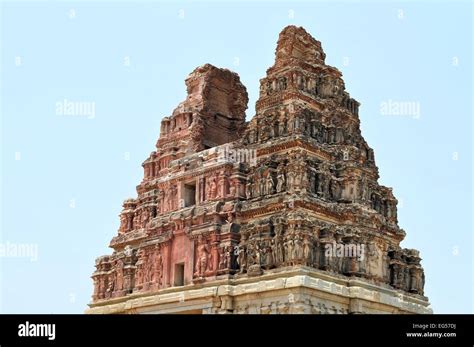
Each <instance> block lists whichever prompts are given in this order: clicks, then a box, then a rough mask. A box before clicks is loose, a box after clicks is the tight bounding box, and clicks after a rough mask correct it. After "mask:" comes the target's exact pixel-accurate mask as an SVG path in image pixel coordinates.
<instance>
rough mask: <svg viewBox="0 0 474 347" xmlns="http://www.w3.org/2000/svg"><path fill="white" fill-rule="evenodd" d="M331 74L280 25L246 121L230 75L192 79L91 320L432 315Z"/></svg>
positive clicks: (414, 256) (105, 266)
mask: <svg viewBox="0 0 474 347" xmlns="http://www.w3.org/2000/svg"><path fill="white" fill-rule="evenodd" d="M341 76H342V75H341V73H340V71H339V70H337V69H336V68H334V67H331V66H328V65H326V64H325V53H324V52H323V50H322V48H321V43H320V42H319V41H317V40H315V39H314V38H313V37H311V35H309V34H308V33H307V32H306V31H305V30H304V29H303V28H297V27H295V26H288V27H286V28H285V29H284V30H283V31H282V32H281V33H280V37H279V40H278V46H277V49H276V60H275V64H274V65H273V66H272V67H271V68H269V69H268V70H267V75H266V77H265V78H263V79H261V80H260V97H259V99H258V101H257V105H256V115H255V116H254V117H253V118H252V119H251V120H250V122H248V123H245V110H246V108H247V102H248V97H247V91H246V89H245V87H244V86H243V85H242V84H241V82H240V79H239V77H238V75H237V74H235V73H233V72H231V71H229V70H226V69H219V68H216V67H214V66H212V65H209V64H207V65H204V66H201V67H198V68H197V69H196V70H194V71H193V72H192V73H191V74H190V76H189V77H188V79H186V86H187V91H188V96H187V98H186V100H185V101H184V102H182V103H181V104H180V105H179V106H178V107H177V108H176V109H175V110H174V111H173V114H172V115H171V116H170V117H165V118H164V119H163V121H162V123H161V133H160V138H159V139H158V142H157V145H156V150H155V151H154V152H152V153H151V154H150V156H149V158H148V159H147V160H146V161H145V162H144V163H143V167H144V171H145V174H144V179H143V181H142V182H141V183H140V185H139V186H138V187H137V192H138V197H137V198H135V199H128V200H126V201H125V202H124V205H123V211H122V213H121V215H120V220H121V224H120V229H119V231H118V235H117V236H115V237H114V238H113V239H112V241H111V243H110V247H112V248H113V250H114V251H113V254H112V255H109V256H102V257H100V258H98V259H97V260H96V271H95V272H94V274H93V275H92V278H93V280H94V294H93V298H92V303H91V304H90V305H89V306H90V308H89V309H88V311H87V312H89V313H119V312H128V313H142V312H143V313H144V312H156V313H170V312H185V313H431V309H430V308H429V302H428V299H427V298H426V297H425V296H423V286H424V273H423V269H422V267H421V265H420V256H419V253H418V251H416V250H413V249H402V248H401V247H400V242H401V241H402V240H403V238H404V237H405V232H404V231H403V230H402V229H400V227H399V226H398V223H397V200H396V198H395V197H394V196H393V194H392V190H391V188H387V187H384V186H381V185H380V184H378V182H377V180H378V169H377V167H376V165H375V161H374V152H373V150H372V149H371V148H370V147H369V146H368V145H367V143H366V142H365V140H364V138H363V137H362V135H361V132H360V120H359V117H358V112H359V103H358V102H357V101H356V100H354V99H353V98H351V97H350V95H349V94H348V93H347V92H346V91H345V87H344V81H343V80H342V78H341Z"/></svg>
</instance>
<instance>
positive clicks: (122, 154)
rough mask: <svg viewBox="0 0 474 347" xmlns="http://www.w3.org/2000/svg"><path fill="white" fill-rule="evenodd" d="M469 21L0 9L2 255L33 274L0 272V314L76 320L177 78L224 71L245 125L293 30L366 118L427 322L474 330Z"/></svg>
mask: <svg viewBox="0 0 474 347" xmlns="http://www.w3.org/2000/svg"><path fill="white" fill-rule="evenodd" d="M472 11H473V10H472V4H471V3H470V2H468V1H466V2H451V1H450V2H449V3H448V2H444V1H442V2H436V3H433V2H431V1H426V2H418V3H407V2H387V3H384V4H378V3H375V2H364V1H362V2H339V3H337V4H333V3H328V2H319V3H309V2H299V3H293V2H291V3H290V2H283V1H267V2H259V3H251V2H233V3H228V4H220V3H217V2H200V3H198V4H190V3H185V2H182V3H171V2H168V3H164V2H138V3H131V2H126V1H114V2H112V1H111V2H106V1H103V2H98V3H92V2H83V3H77V2H69V1H67V2H66V1H63V2H53V1H49V2H42V3H39V2H23V1H6V2H5V1H4V2H2V5H1V31H2V32H1V39H0V44H1V47H0V48H1V64H0V66H1V71H0V81H1V86H0V90H1V108H0V110H1V157H2V161H1V208H0V210H1V241H0V242H1V243H2V244H3V245H4V246H5V245H8V244H10V245H19V244H33V245H35V246H37V247H38V254H37V256H38V258H37V260H36V261H31V259H30V258H29V257H13V256H11V254H10V256H8V255H7V256H4V257H1V258H0V261H1V271H0V288H1V292H0V312H3V313H80V312H83V311H84V310H85V309H86V304H87V303H88V302H89V301H90V296H91V294H92V281H91V279H90V276H91V274H92V272H93V270H94V259H95V258H96V257H98V256H100V255H103V254H108V253H110V252H111V250H110V249H108V248H107V245H108V243H109V241H110V239H111V238H112V237H113V236H114V235H115V234H116V232H117V228H118V225H119V218H118V214H119V213H120V210H121V205H122V201H123V200H124V199H126V198H127V197H134V196H136V192H135V187H136V185H137V184H138V183H139V182H140V180H141V178H142V174H143V173H142V168H141V163H142V162H143V161H144V160H145V159H146V157H147V156H148V154H149V153H150V152H151V151H153V149H154V145H155V143H156V140H157V138H158V134H159V125H160V120H161V119H162V117H164V116H166V115H169V114H171V112H172V110H173V109H174V107H176V106H177V104H178V103H179V102H180V101H182V100H183V99H184V98H185V85H184V79H185V78H186V76H187V75H188V74H189V73H190V72H191V71H192V70H193V69H194V68H195V67H197V66H199V65H202V64H205V63H211V64H214V65H216V66H218V67H226V68H229V69H231V70H233V71H236V72H237V73H238V74H239V75H240V77H241V80H242V81H243V83H244V84H245V86H246V87H247V89H248V92H249V96H250V102H249V109H248V110H247V119H250V117H252V116H253V114H254V112H255V101H256V99H257V97H258V87H259V79H260V78H262V77H264V76H265V71H266V69H267V68H268V67H270V66H271V65H272V63H273V60H274V51H275V47H276V41H277V38H278V34H279V32H280V31H281V30H282V29H283V28H284V27H285V26H286V25H288V24H295V25H298V26H303V27H305V28H306V30H307V31H308V32H309V33H311V34H312V35H313V36H314V37H315V38H316V39H318V40H320V41H321V42H322V46H323V49H324V50H325V52H326V54H327V58H326V62H327V63H328V64H330V65H333V66H336V67H337V68H338V69H340V70H341V71H342V73H343V75H344V80H345V83H346V88H347V91H348V92H349V93H350V94H351V96H352V97H354V98H355V99H357V100H358V101H359V102H361V104H362V105H361V107H360V119H361V124H362V133H363V135H364V137H365V139H366V140H367V141H368V143H369V145H370V146H371V147H372V148H374V150H375V158H376V163H377V165H378V167H379V169H380V176H381V179H380V183H382V184H384V185H387V186H390V187H393V190H394V194H395V196H396V197H397V198H398V199H399V200H400V204H399V224H400V226H401V227H402V228H403V229H404V230H405V231H406V232H407V237H406V239H405V240H404V241H403V243H402V246H403V247H407V248H416V249H419V250H420V251H421V256H422V258H423V261H422V264H423V266H424V268H425V274H426V286H425V292H426V295H427V296H428V297H429V298H430V301H431V303H432V308H433V309H434V311H435V312H436V313H472V312H473V295H474V294H473V293H474V290H473V256H472V251H473V236H472V235H473V228H472V226H473V225H472V207H473V206H472V130H473V128H472V121H471V117H472V94H473V91H472V15H473V12H472ZM128 63H129V64H128ZM64 99H68V100H71V101H81V102H91V103H95V115H94V117H87V116H67V115H60V114H57V113H56V103H57V102H62V101H63V100H64ZM388 100H392V101H402V102H416V103H418V105H419V106H420V117H418V118H417V117H413V116H410V115H401V116H400V115H399V116H397V115H383V114H382V113H381V103H383V102H387V101H388Z"/></svg>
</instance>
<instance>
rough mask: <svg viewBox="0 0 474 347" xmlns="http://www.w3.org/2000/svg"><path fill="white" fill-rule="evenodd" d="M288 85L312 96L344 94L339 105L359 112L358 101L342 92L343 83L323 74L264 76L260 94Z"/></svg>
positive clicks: (266, 93) (324, 96)
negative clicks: (317, 75)
mask: <svg viewBox="0 0 474 347" xmlns="http://www.w3.org/2000/svg"><path fill="white" fill-rule="evenodd" d="M289 86H292V87H293V88H295V89H297V90H301V91H303V92H305V93H308V94H310V95H312V96H314V97H322V98H326V97H337V96H344V95H345V97H342V100H341V106H343V107H345V108H346V109H347V110H348V111H350V112H352V113H354V114H356V115H357V114H358V113H359V104H358V102H357V101H355V100H354V99H352V98H350V97H349V96H348V94H347V93H346V92H344V85H343V83H342V81H341V80H340V79H333V78H326V77H324V76H320V77H313V76H305V75H302V74H299V73H293V74H290V75H289V76H279V77H273V78H265V79H264V81H262V83H261V84H260V94H261V96H263V95H267V96H270V95H272V94H274V93H277V92H282V91H285V90H287V89H288V87H289Z"/></svg>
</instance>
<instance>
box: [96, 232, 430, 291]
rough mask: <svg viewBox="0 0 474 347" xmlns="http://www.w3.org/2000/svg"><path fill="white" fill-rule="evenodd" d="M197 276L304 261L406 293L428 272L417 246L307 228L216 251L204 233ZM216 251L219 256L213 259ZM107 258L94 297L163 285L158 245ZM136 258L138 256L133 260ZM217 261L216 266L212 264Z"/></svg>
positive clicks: (420, 285) (196, 259) (417, 288)
mask: <svg viewBox="0 0 474 347" xmlns="http://www.w3.org/2000/svg"><path fill="white" fill-rule="evenodd" d="M196 242H197V243H196V247H195V257H194V269H193V270H194V271H193V277H194V278H204V277H207V276H210V275H214V274H215V273H216V271H217V272H219V271H224V272H226V273H229V272H230V273H233V272H237V273H241V274H245V273H247V272H248V271H250V270H251V269H253V270H255V269H256V268H257V269H263V270H269V269H272V268H278V267H284V266H294V265H306V266H311V267H314V268H317V269H321V270H325V271H329V272H333V273H339V274H344V275H354V276H361V277H366V278H369V279H375V280H377V281H380V282H383V283H387V284H390V285H391V286H393V287H394V288H397V289H401V290H404V291H407V292H413V293H416V294H423V287H424V272H423V269H422V268H421V266H420V264H419V261H420V259H419V257H418V255H417V254H414V253H413V252H416V251H413V250H387V249H386V248H385V247H384V246H381V245H379V244H376V243H375V242H373V241H365V242H363V241H362V240H361V239H360V238H358V237H352V238H345V239H342V238H341V237H340V236H337V235H336V237H334V238H329V239H328V238H326V237H324V238H318V237H317V236H315V235H314V234H312V233H311V232H309V231H296V230H294V229H291V230H288V231H287V232H285V233H284V234H282V233H281V232H278V233H276V234H274V235H273V236H271V235H269V234H267V235H266V236H258V235H257V234H254V235H253V236H250V237H248V238H247V237H242V240H241V242H240V243H239V244H238V245H231V244H222V245H218V246H217V253H214V252H212V250H211V246H210V242H209V240H208V239H206V238H199V240H198V241H196ZM213 254H216V256H217V257H218V259H217V261H216V262H214V259H213ZM127 259H128V261H127V263H125V262H124V260H122V259H117V260H113V261H109V260H108V259H107V260H105V261H102V262H100V263H99V264H98V265H97V271H96V275H94V276H93V278H94V300H100V299H104V298H110V297H115V296H123V295H126V294H128V293H131V292H135V291H148V290H156V289H159V288H163V287H164V286H165V284H164V282H163V275H164V274H163V271H164V270H163V256H162V253H161V250H160V247H159V246H155V247H148V248H147V249H146V250H145V249H140V250H139V251H138V253H137V256H136V257H128V258H127ZM133 259H135V260H133ZM214 264H217V268H214Z"/></svg>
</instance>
